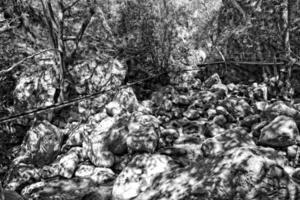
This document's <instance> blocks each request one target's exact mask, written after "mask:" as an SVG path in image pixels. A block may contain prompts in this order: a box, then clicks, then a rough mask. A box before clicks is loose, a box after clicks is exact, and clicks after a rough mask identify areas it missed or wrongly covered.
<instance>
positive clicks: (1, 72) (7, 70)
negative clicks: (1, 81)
mask: <svg viewBox="0 0 300 200" xmlns="http://www.w3.org/2000/svg"><path fill="white" fill-rule="evenodd" d="M47 51H56V50H55V49H52V48H51V49H45V50H42V51H40V52H37V53H35V54H32V55H31V56H28V57H25V58H23V59H22V60H20V61H19V62H17V63H15V64H13V65H12V66H11V67H10V68H8V69H5V70H2V71H0V76H2V75H4V74H6V73H8V72H11V71H13V70H14V69H15V68H16V67H18V66H19V65H20V64H22V63H23V62H24V61H25V60H28V59H31V58H33V57H35V56H37V55H39V54H42V53H45V52H47Z"/></svg>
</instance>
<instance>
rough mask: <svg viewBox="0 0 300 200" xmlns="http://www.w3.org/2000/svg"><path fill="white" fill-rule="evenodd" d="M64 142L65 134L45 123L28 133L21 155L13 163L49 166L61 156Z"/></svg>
mask: <svg viewBox="0 0 300 200" xmlns="http://www.w3.org/2000/svg"><path fill="white" fill-rule="evenodd" d="M62 142H63V132H62V131H61V130H60V129H58V128H57V127H55V126H54V125H52V124H50V123H49V122H47V121H43V122H41V123H39V124H38V125H36V126H34V127H32V128H31V129H30V130H29V131H28V132H27V135H26V138H25V140H24V142H23V144H22V150H21V152H20V155H19V156H18V157H17V158H16V159H14V161H13V162H14V163H15V164H17V163H20V162H25V163H31V164H34V165H36V166H43V165H45V164H49V163H51V162H52V161H54V159H55V158H56V156H57V155H58V154H59V152H60V150H61V146H62Z"/></svg>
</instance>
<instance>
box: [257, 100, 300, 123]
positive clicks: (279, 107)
mask: <svg viewBox="0 0 300 200" xmlns="http://www.w3.org/2000/svg"><path fill="white" fill-rule="evenodd" d="M279 115H286V116H288V117H292V118H295V119H300V112H299V111H298V110H297V109H295V108H293V107H292V106H289V105H287V104H286V103H284V102H283V101H276V102H275V103H273V104H270V105H268V106H267V107H266V108H265V110H264V111H263V116H264V117H266V118H267V119H269V120H273V119H274V118H275V117H277V116H279Z"/></svg>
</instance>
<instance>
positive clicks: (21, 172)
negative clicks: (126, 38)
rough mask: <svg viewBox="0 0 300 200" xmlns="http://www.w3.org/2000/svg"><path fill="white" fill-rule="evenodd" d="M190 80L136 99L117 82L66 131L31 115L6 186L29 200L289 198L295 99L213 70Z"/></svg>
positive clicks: (293, 178)
mask: <svg viewBox="0 0 300 200" xmlns="http://www.w3.org/2000/svg"><path fill="white" fill-rule="evenodd" d="M194 78H195V77H194ZM195 80H196V81H198V82H197V86H195V85H194V86H193V85H191V84H186V85H184V84H181V83H179V84H176V81H174V82H173V85H170V86H167V87H164V88H161V89H160V90H159V91H156V92H154V93H153V95H152V98H151V100H145V101H142V102H139V101H138V100H137V98H136V96H135V94H134V92H133V90H132V89H131V88H125V89H122V90H120V91H118V92H117V93H116V95H115V96H114V98H113V99H112V100H111V101H110V102H109V103H108V104H106V106H105V107H102V108H101V109H100V108H99V112H97V113H93V114H90V116H89V118H88V120H86V121H85V122H78V121H75V122H72V123H69V124H68V125H67V126H66V128H65V129H60V128H57V127H56V126H54V125H53V124H51V123H49V122H47V121H42V122H40V123H37V124H36V125H35V126H33V127H32V128H31V129H30V130H29V131H28V132H27V136H26V139H25V140H24V142H23V144H22V147H21V151H20V152H19V154H18V156H17V157H16V158H15V160H14V168H12V171H11V172H10V173H9V176H8V177H7V184H6V187H7V189H11V190H16V191H19V192H20V193H21V194H22V195H23V196H24V197H26V198H31V199H86V198H87V197H89V196H97V195H98V196H99V195H101V198H103V199H110V198H112V199H114V200H129V199H141V200H142V199H143V200H144V199H153V200H154V199H174V200H178V199H220V200H222V199H224V200H225V199H270V198H275V199H276V198H280V199H281V198H282V199H297V197H298V196H299V195H300V194H299V191H300V190H299V189H300V188H299V184H298V182H300V179H299V178H298V177H299V176H298V174H299V171H300V170H298V169H297V166H298V164H299V163H298V161H297V159H298V158H297V156H298V155H297V150H298V145H299V142H300V141H299V131H298V127H297V122H298V120H299V118H300V112H299V110H298V108H299V106H297V105H290V104H288V103H287V102H283V101H276V102H270V101H267V100H266V98H265V96H264V92H263V91H262V90H260V89H259V88H258V86H257V87H256V85H252V86H246V85H235V84H227V85H225V84H223V83H222V80H221V79H220V77H219V76H218V75H217V74H214V75H213V76H211V77H210V78H208V79H207V80H205V81H204V82H203V83H201V81H200V80H199V79H197V78H195ZM196 81H195V82H196ZM99 198H100V196H99Z"/></svg>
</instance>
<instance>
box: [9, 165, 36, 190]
mask: <svg viewBox="0 0 300 200" xmlns="http://www.w3.org/2000/svg"><path fill="white" fill-rule="evenodd" d="M7 178H8V179H7V180H6V182H7V185H6V189H8V190H13V191H16V190H17V191H18V190H20V189H21V188H22V187H24V185H27V184H30V183H32V182H34V181H37V180H40V179H41V170H40V169H38V168H36V167H34V166H33V165H26V164H19V165H18V166H15V167H14V168H12V169H10V171H9V177H7Z"/></svg>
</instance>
